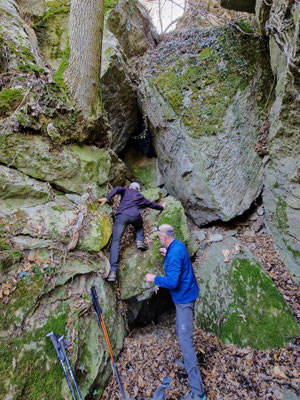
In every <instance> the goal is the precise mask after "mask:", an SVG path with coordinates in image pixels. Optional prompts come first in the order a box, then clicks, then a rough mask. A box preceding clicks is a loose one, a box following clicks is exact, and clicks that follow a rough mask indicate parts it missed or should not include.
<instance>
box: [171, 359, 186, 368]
mask: <svg viewBox="0 0 300 400" xmlns="http://www.w3.org/2000/svg"><path fill="white" fill-rule="evenodd" d="M173 363H174V364H176V365H177V366H178V367H180V368H183V369H184V368H185V367H184V361H183V360H182V359H180V358H174V360H173Z"/></svg>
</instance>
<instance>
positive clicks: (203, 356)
mask: <svg viewBox="0 0 300 400" xmlns="http://www.w3.org/2000/svg"><path fill="white" fill-rule="evenodd" d="M258 221H259V219H258ZM258 221H257V220H255V221H252V222H251V221H249V220H248V221H247V222H246V223H245V224H242V225H239V226H237V231H238V232H237V239H238V240H239V241H240V243H242V244H244V245H246V246H248V247H249V248H250V249H251V251H252V252H253V253H254V254H255V255H256V257H257V258H258V260H259V262H260V263H261V265H262V266H263V267H264V268H265V270H266V272H267V273H268V274H269V276H270V278H271V279H272V280H273V281H274V283H275V285H276V286H277V288H278V289H279V291H280V292H281V293H282V295H283V296H284V298H285V300H286V301H287V302H288V304H289V306H290V307H291V309H292V311H293V313H294V315H295V317H296V318H297V319H298V321H299V318H300V304H299V303H300V302H299V288H298V287H297V285H296V284H295V283H294V282H293V281H292V279H291V277H290V275H289V272H288V270H287V268H286V267H285V265H284V264H283V263H282V262H281V261H280V260H279V258H278V255H277V253H276V251H275V250H274V245H273V241H272V239H271V238H270V237H269V236H268V235H267V233H266V232H265V230H264V221H263V222H262V224H258ZM212 229H215V228H212ZM223 229H224V227H223ZM194 342H195V348H196V352H197V356H198V361H199V365H200V370H201V373H202V378H203V383H204V386H205V389H206V391H207V398H208V399H216V400H220V399H225V400H231V399H234V400H239V399H281V398H282V397H283V391H289V392H292V393H294V394H295V396H298V397H300V373H299V371H300V368H299V367H300V353H299V349H300V340H299V339H298V340H294V341H292V342H290V343H289V345H288V346H287V347H285V348H282V349H276V350H267V351H262V350H253V349H251V348H245V349H238V348H236V347H235V346H234V345H226V346H225V345H223V344H222V343H220V341H219V340H218V338H217V337H216V336H215V335H213V334H211V333H207V332H204V331H203V330H201V329H196V330H195V332H194ZM175 358H182V355H181V350H180V346H179V343H178V341H177V336H176V332H175V313H174V312H173V313H169V314H165V315H163V316H161V318H160V320H159V322H158V323H157V324H154V323H152V324H150V325H148V326H146V327H143V328H136V329H133V330H132V331H131V332H130V333H129V335H128V337H127V338H126V339H125V343H124V350H123V352H122V353H121V355H120V357H119V360H118V368H119V372H120V375H121V379H122V381H123V383H124V386H125V389H126V391H127V393H128V395H129V397H136V398H138V397H141V398H143V399H150V398H152V396H153V393H154V391H155V389H156V388H157V387H158V386H159V385H160V384H161V381H162V380H163V378H164V377H165V376H170V377H171V378H172V383H171V385H172V387H173V390H172V391H169V392H168V393H167V399H169V400H175V399H179V398H180V397H181V396H184V395H185V394H186V393H187V392H188V391H189V385H188V378H187V374H186V372H185V370H184V369H181V368H180V367H178V366H177V365H176V364H174V362H173V360H174V359H175ZM121 398H122V397H121V396H120V392H119V388H118V385H117V382H116V379H115V377H112V378H111V379H110V381H109V384H108V386H107V388H106V389H105V391H104V392H103V394H102V397H101V399H103V400H110V399H121ZM295 398H296V397H295Z"/></svg>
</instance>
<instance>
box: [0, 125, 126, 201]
mask: <svg viewBox="0 0 300 400" xmlns="http://www.w3.org/2000/svg"><path fill="white" fill-rule="evenodd" d="M0 143H1V147H0V162H2V163H3V164H7V165H8V164H9V165H11V166H13V167H14V168H16V169H18V170H19V171H22V172H24V173H25V174H27V175H29V176H31V177H33V178H35V179H39V180H42V181H47V182H51V183H54V184H55V185H56V186H58V187H59V188H60V189H62V190H64V191H66V192H73V193H79V194H81V193H83V192H85V191H86V188H87V187H88V186H91V187H92V188H93V190H94V193H95V194H96V195H100V194H104V192H105V191H106V185H107V183H108V182H109V181H112V182H114V183H118V184H122V183H123V180H124V177H125V167H124V164H123V163H122V161H121V160H119V159H118V158H117V157H116V156H115V155H114V154H113V153H112V152H111V151H106V150H102V149H99V148H97V147H95V146H86V145H70V146H61V147H60V148H57V147H54V146H53V145H52V143H51V141H50V140H46V139H43V138H42V137H40V136H31V135H26V134H21V133H19V134H7V133H6V132H2V133H0ZM101 187H102V188H101Z"/></svg>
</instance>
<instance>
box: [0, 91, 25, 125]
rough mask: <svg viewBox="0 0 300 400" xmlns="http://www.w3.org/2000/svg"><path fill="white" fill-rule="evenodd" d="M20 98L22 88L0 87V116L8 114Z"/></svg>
mask: <svg viewBox="0 0 300 400" xmlns="http://www.w3.org/2000/svg"><path fill="white" fill-rule="evenodd" d="M22 99H23V89H2V90H1V92H0V118H3V117H6V116H8V115H9V114H10V113H11V112H12V111H13V110H14V109H15V108H16V107H17V106H18V105H19V104H20V102H21V101H22Z"/></svg>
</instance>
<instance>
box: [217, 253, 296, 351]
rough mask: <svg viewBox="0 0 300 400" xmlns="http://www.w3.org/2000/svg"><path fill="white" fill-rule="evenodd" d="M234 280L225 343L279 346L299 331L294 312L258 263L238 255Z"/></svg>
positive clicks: (226, 321)
mask: <svg viewBox="0 0 300 400" xmlns="http://www.w3.org/2000/svg"><path fill="white" fill-rule="evenodd" d="M231 284H232V287H233V296H234V302H233V303H232V304H234V305H231V308H230V310H229V311H228V313H227V315H228V316H227V318H226V319H225V322H224V324H223V325H222V328H221V339H222V341H223V342H224V343H234V344H236V345H237V346H240V347H245V346H251V347H253V348H256V349H266V348H278V347H282V346H284V345H286V344H287V343H288V341H289V340H290V339H291V338H293V337H296V336H297V335H298V334H299V330H298V326H297V323H296V321H295V319H294V317H293V315H292V312H291V311H290V309H289V308H288V306H287V304H286V302H285V300H284V299H283V297H282V295H281V294H280V293H279V291H278V290H277V288H276V287H275V285H274V283H273V282H272V281H271V279H270V278H269V277H268V276H267V275H266V274H265V273H264V272H263V271H262V269H261V266H260V265H259V264H258V263H256V262H251V261H249V260H246V259H239V258H236V259H235V260H234V261H233V262H232V264H231ZM249 304H251V307H249Z"/></svg>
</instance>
